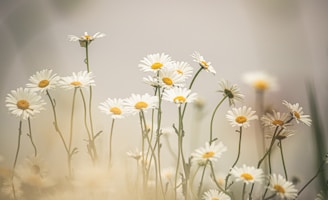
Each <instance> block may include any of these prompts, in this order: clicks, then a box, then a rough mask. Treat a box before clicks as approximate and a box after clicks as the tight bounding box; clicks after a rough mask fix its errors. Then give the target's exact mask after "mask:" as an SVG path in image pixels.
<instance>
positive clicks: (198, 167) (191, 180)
mask: <svg viewBox="0 0 328 200" xmlns="http://www.w3.org/2000/svg"><path fill="white" fill-rule="evenodd" d="M199 169H200V166H199V165H197V169H196V171H195V173H194V174H193V175H192V176H191V177H190V181H189V185H190V186H189V187H190V188H191V190H190V191H191V193H192V195H193V197H194V199H198V198H199V194H195V193H194V190H193V189H192V186H193V184H194V180H195V177H196V174H197V172H198V170H199Z"/></svg>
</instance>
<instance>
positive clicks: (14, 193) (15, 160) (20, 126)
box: [11, 120, 22, 200]
mask: <svg viewBox="0 0 328 200" xmlns="http://www.w3.org/2000/svg"><path fill="white" fill-rule="evenodd" d="M21 136H22V120H20V121H19V127H18V142H17V149H16V154H15V159H14V164H13V172H12V174H11V187H12V189H13V196H14V200H16V199H17V198H16V190H15V184H14V176H15V169H16V164H17V160H18V154H19V151H20V146H21Z"/></svg>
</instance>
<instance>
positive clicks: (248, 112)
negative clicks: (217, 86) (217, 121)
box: [226, 106, 258, 128]
mask: <svg viewBox="0 0 328 200" xmlns="http://www.w3.org/2000/svg"><path fill="white" fill-rule="evenodd" d="M255 113H256V111H253V110H252V108H250V107H249V108H247V107H246V106H243V107H239V108H232V109H231V110H229V111H228V113H227V114H226V118H227V119H228V121H230V124H231V125H232V127H234V126H241V127H244V128H248V127H249V126H250V124H249V122H250V121H251V120H256V119H258V116H257V115H255Z"/></svg>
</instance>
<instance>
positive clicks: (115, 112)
mask: <svg viewBox="0 0 328 200" xmlns="http://www.w3.org/2000/svg"><path fill="white" fill-rule="evenodd" d="M109 111H110V112H111V113H113V114H115V115H120V114H122V110H121V109H120V108H118V107H112V108H110V110H109Z"/></svg>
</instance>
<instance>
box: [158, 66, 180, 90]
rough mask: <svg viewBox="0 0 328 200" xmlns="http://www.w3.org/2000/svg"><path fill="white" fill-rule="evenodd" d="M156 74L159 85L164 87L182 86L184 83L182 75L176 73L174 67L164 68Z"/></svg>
mask: <svg viewBox="0 0 328 200" xmlns="http://www.w3.org/2000/svg"><path fill="white" fill-rule="evenodd" d="M158 76H159V77H158V78H159V81H160V83H161V85H162V86H163V87H165V88H171V87H173V86H176V87H183V86H184V85H185V79H184V77H183V76H182V75H181V74H178V73H176V71H175V70H174V69H171V68H164V69H162V70H161V71H159V74H158Z"/></svg>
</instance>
